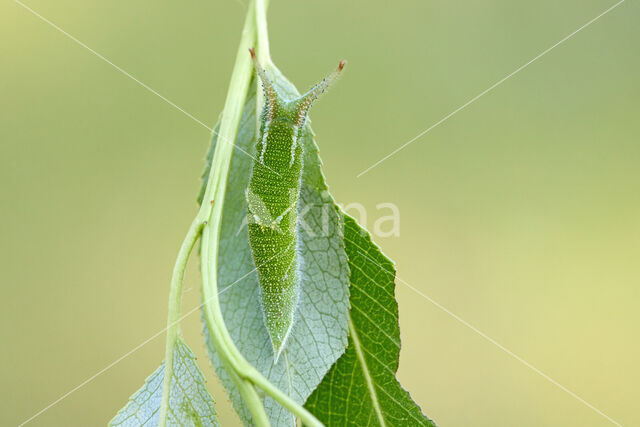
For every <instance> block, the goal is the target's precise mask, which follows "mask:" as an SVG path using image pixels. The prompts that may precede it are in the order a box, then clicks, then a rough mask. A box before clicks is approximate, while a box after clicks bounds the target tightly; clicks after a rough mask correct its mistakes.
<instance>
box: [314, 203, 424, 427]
mask: <svg viewBox="0 0 640 427" xmlns="http://www.w3.org/2000/svg"><path fill="white" fill-rule="evenodd" d="M344 227H345V231H344V234H345V243H346V250H347V255H348V256H349V267H350V270H351V277H350V280H351V311H350V319H349V328H350V335H349V344H348V347H347V350H346V351H345V353H344V354H343V355H342V357H340V359H339V360H338V361H337V362H336V364H335V365H334V366H333V367H332V368H331V370H330V371H329V372H328V373H327V375H326V377H325V378H324V379H323V381H322V383H321V384H320V386H319V387H318V388H317V389H316V390H315V391H314V392H313V394H312V395H311V396H310V397H309V399H308V400H307V402H306V403H305V407H306V408H307V409H309V410H310V411H311V412H312V413H313V414H314V415H315V416H316V417H318V419H319V420H320V421H322V422H323V423H324V424H326V425H366V426H374V425H378V426H385V425H386V426H434V425H435V424H434V423H433V421H431V420H429V419H428V418H427V417H425V416H424V415H423V414H422V412H421V410H420V408H419V407H418V405H416V403H415V402H413V400H412V399H411V396H410V395H409V393H408V392H407V391H406V390H404V389H403V388H402V386H401V385H400V383H398V380H397V379H396V371H397V369H398V358H399V356H400V331H399V326H398V304H397V302H396V299H395V295H394V289H395V283H394V278H395V268H394V266H393V263H392V262H391V261H390V260H389V259H388V258H387V257H386V256H385V255H384V254H383V253H382V252H381V251H380V249H379V248H378V247H377V246H376V245H375V243H373V242H372V241H371V237H370V236H369V234H368V233H367V232H366V230H364V229H363V228H361V227H360V226H359V225H358V224H357V223H356V221H355V220H353V219H352V218H350V217H348V216H346V215H345V223H344Z"/></svg>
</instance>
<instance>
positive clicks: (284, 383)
mask: <svg viewBox="0 0 640 427" xmlns="http://www.w3.org/2000/svg"><path fill="white" fill-rule="evenodd" d="M265 65H266V64H265ZM267 74H268V75H269V77H270V78H271V80H272V81H273V83H274V85H275V86H276V87H277V89H278V90H279V92H280V93H281V94H282V95H283V96H286V97H289V98H295V97H297V96H299V93H298V92H297V91H296V89H295V88H294V87H293V86H292V85H291V83H289V82H288V81H287V80H286V78H284V77H283V76H282V74H281V73H280V72H279V71H278V70H277V69H275V67H272V68H268V69H267ZM255 103H256V84H255V81H254V82H253V84H252V85H251V90H250V92H249V94H248V96H247V102H246V105H245V109H244V113H243V117H242V121H241V124H240V129H239V133H238V138H237V140H236V148H235V151H234V154H233V158H232V161H231V169H230V171H229V174H230V175H229V183H228V187H227V194H226V196H225V201H224V212H223V217H222V229H221V238H220V255H219V258H218V266H219V271H218V283H219V289H220V303H221V306H222V311H223V315H224V319H225V323H226V326H227V328H228V329H229V332H230V333H231V336H232V337H233V340H234V342H235V343H236V345H237V347H238V349H239V350H240V351H241V352H242V354H243V356H244V357H245V358H246V359H247V361H248V362H249V363H251V364H252V365H253V366H254V367H255V368H256V369H258V370H259V371H260V372H261V373H262V374H263V375H264V376H265V377H266V378H267V379H268V380H269V381H270V382H271V383H273V384H274V385H275V386H277V387H278V388H280V390H282V391H284V392H285V393H287V394H288V395H289V396H290V397H291V398H293V399H294V400H295V401H296V402H298V403H300V404H302V403H303V402H304V401H305V400H306V399H307V397H308V396H309V395H310V394H311V393H312V391H313V390H314V389H315V388H316V386H317V385H318V384H319V383H320V382H321V381H322V378H323V377H324V375H325V374H326V372H327V371H328V370H329V368H330V367H331V365H333V363H334V362H335V361H336V360H337V359H338V358H339V357H340V355H341V354H342V353H343V352H344V349H345V346H346V344H347V334H348V304H349V268H348V261H347V256H346V252H345V247H344V238H343V234H342V223H341V221H342V217H341V215H340V213H339V210H338V208H337V206H336V205H335V202H334V201H333V199H332V198H331V196H330V194H329V192H328V191H327V186H326V184H325V180H324V176H323V175H322V171H321V169H320V166H321V162H320V159H319V156H318V147H317V146H316V144H315V142H314V140H313V133H312V131H311V128H310V127H309V126H308V125H306V126H305V128H304V131H302V132H301V135H300V137H299V140H300V141H301V143H302V144H303V147H304V171H303V176H302V189H301V194H300V207H299V219H300V220H303V221H304V223H305V224H307V225H308V227H306V226H305V227H299V233H300V235H299V241H300V244H299V250H300V255H301V261H302V262H301V266H302V268H301V272H302V277H301V284H300V288H301V292H300V298H299V304H298V307H297V310H296V314H295V323H294V326H293V329H292V331H291V334H290V336H289V339H288V342H287V345H286V348H285V349H284V351H283V353H282V354H281V356H280V358H279V359H278V361H277V363H274V355H273V349H272V346H271V341H270V338H269V334H268V332H267V329H266V327H265V323H264V315H263V312H262V308H261V305H260V294H259V285H258V278H257V275H256V273H255V265H254V262H253V259H252V256H251V251H250V247H249V239H248V231H247V220H246V216H247V206H246V197H245V191H246V189H247V185H248V181H249V174H250V170H251V165H252V163H253V159H252V158H251V157H249V156H248V155H247V154H245V153H244V152H247V153H250V154H251V155H253V156H254V157H255V153H254V150H255V138H256V136H255V135H256V104H255ZM214 143H215V138H214ZM204 203H210V201H204ZM307 209H308V210H307ZM303 211H304V212H303ZM205 328H206V326H205ZM205 336H206V337H208V333H205ZM208 348H209V351H210V355H211V358H212V361H213V364H214V366H215V368H216V370H217V372H218V374H219V376H220V378H221V379H222V382H223V383H224V385H225V387H226V388H227V390H229V394H230V397H231V401H232V402H233V404H234V407H235V409H236V411H237V412H238V413H239V415H240V417H241V419H242V420H243V421H245V422H246V423H250V422H251V418H250V414H249V411H248V410H247V408H246V407H245V405H244V403H243V401H242V399H241V397H240V395H239V393H238V391H237V389H236V388H235V386H234V384H233V382H232V381H231V380H230V378H229V376H228V374H227V373H226V372H225V371H224V368H223V367H222V364H221V363H220V360H219V359H218V357H217V356H216V355H215V350H214V349H213V348H212V347H211V346H210V345H208ZM265 410H266V412H267V414H268V416H269V418H270V421H271V423H272V425H274V426H285V425H286V426H291V425H295V420H294V418H293V416H292V415H291V414H290V413H289V412H288V411H286V410H285V409H284V408H282V407H281V406H280V405H279V404H277V403H276V402H275V401H274V400H272V399H271V398H270V397H266V398H265Z"/></svg>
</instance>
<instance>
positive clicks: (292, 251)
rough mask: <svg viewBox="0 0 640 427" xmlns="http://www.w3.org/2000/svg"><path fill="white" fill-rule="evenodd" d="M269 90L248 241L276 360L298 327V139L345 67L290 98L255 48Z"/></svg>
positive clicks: (254, 175) (258, 69) (249, 194)
mask: <svg viewBox="0 0 640 427" xmlns="http://www.w3.org/2000/svg"><path fill="white" fill-rule="evenodd" d="M250 52H251V57H252V59H253V64H254V66H255V70H256V73H257V75H258V76H259V77H260V80H261V82H262V87H263V89H264V94H265V104H264V108H263V110H262V115H261V117H260V131H259V133H258V138H257V141H256V150H255V155H256V157H255V161H254V163H253V169H252V171H251V177H250V179H249V187H248V188H247V193H246V197H247V210H248V212H247V213H248V226H249V245H250V246H251V253H252V255H253V261H254V263H255V266H256V269H257V272H258V281H259V283H260V290H261V292H260V293H261V298H262V308H263V311H264V319H265V325H266V327H267V330H268V331H269V335H270V337H271V344H272V345H273V354H274V360H275V361H277V360H278V357H279V356H280V353H281V352H282V350H283V348H284V346H285V343H286V340H287V337H288V336H289V333H290V332H291V328H292V327H293V318H294V313H295V310H296V306H297V305H298V294H299V291H300V289H299V288H300V273H299V267H300V264H299V260H298V230H297V221H298V200H299V198H300V185H301V177H302V168H303V164H302V158H303V152H302V151H303V147H302V144H301V143H299V141H298V139H299V134H300V132H301V131H302V129H303V127H304V125H305V122H306V120H307V115H308V113H309V108H310V107H311V104H312V103H313V101H315V100H316V99H317V98H318V96H320V94H322V93H323V92H324V91H325V90H326V89H327V88H328V87H329V85H330V84H331V83H332V82H333V81H334V80H335V79H336V77H337V76H338V74H340V71H342V69H343V68H344V65H345V62H344V61H341V62H340V65H339V66H338V69H337V70H336V71H334V72H333V73H332V74H331V75H329V76H328V77H326V78H325V79H323V80H322V81H321V82H320V83H318V84H317V85H315V86H314V87H313V88H312V89H311V90H309V92H307V93H306V94H304V95H302V96H300V97H299V98H297V99H293V100H285V99H283V98H282V96H281V95H280V94H279V93H278V91H277V90H276V88H275V87H274V85H273V83H272V82H271V81H270V80H269V79H268V78H267V76H266V74H265V72H264V70H263V69H262V67H261V66H260V64H259V63H258V61H257V60H256V56H255V52H254V50H253V49H250Z"/></svg>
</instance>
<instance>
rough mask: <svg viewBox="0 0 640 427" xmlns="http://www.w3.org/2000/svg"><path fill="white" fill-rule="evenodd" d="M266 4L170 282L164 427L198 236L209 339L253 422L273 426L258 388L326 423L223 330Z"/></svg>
mask: <svg viewBox="0 0 640 427" xmlns="http://www.w3.org/2000/svg"><path fill="white" fill-rule="evenodd" d="M266 5H267V0H254V1H253V2H252V3H251V4H250V6H249V8H248V10H247V17H246V19H245V23H244V28H243V31H242V38H241V40H240V45H239V47H238V54H237V56H236V62H235V65H234V69H233V73H232V76H231V82H230V84H229V89H228V92H227V99H226V101H225V105H224V111H223V116H222V120H221V122H220V128H219V132H218V144H216V149H215V152H214V156H213V160H212V165H211V171H210V174H209V179H208V182H207V187H206V190H205V195H204V198H203V202H202V205H201V207H200V210H199V212H198V214H197V215H196V218H195V219H194V221H193V223H192V225H191V227H190V228H189V232H188V233H187V236H186V237H185V241H184V243H183V244H182V247H181V248H180V252H179V253H178V260H177V261H176V266H175V268H174V274H173V277H172V280H171V291H170V294H169V318H168V328H167V343H166V354H165V371H164V379H163V394H162V403H161V407H160V418H159V425H160V426H161V427H164V426H165V425H166V421H167V414H168V408H169V392H170V388H171V378H172V376H173V351H174V347H175V343H176V340H177V337H178V319H179V315H180V302H181V292H182V278H183V276H184V269H185V266H186V263H187V260H188V257H189V254H190V253H191V250H192V249H193V247H194V245H195V243H196V241H197V240H198V237H201V238H202V241H201V259H202V263H201V270H202V296H203V301H204V302H203V305H204V315H205V320H206V322H207V326H208V330H209V334H210V336H211V340H212V342H213V345H214V347H215V349H216V352H217V354H218V356H219V357H220V360H221V361H222V364H223V366H224V368H225V370H226V371H227V372H228V373H229V376H230V377H231V379H232V380H233V381H234V383H235V384H236V386H237V387H238V390H239V391H240V394H241V396H242V398H243V399H244V401H245V403H246V405H247V407H248V408H249V410H250V412H251V415H252V418H253V422H254V423H255V424H256V425H258V426H269V419H268V416H267V414H266V412H265V409H264V404H263V402H262V399H261V398H260V396H259V395H258V393H257V390H256V389H255V386H256V385H257V386H259V387H260V388H261V389H263V390H264V392H265V393H267V394H268V395H269V396H271V397H272V398H273V399H274V400H276V401H277V402H279V403H280V404H281V405H282V406H283V407H285V408H286V409H288V410H289V411H290V412H291V413H292V414H294V415H295V416H297V417H298V418H299V419H300V420H301V421H302V422H303V423H305V424H306V425H309V426H322V423H320V421H318V420H317V419H316V418H315V417H314V416H313V415H312V414H311V413H310V412H309V411H307V410H306V409H305V408H304V407H302V406H301V405H300V404H298V403H297V402H295V401H294V400H293V399H292V398H290V397H289V396H288V395H286V394H285V393H283V392H282V391H281V390H279V389H278V388H277V387H275V386H274V385H273V384H271V383H270V382H269V380H267V379H266V378H265V377H264V376H263V375H262V374H261V373H260V372H259V371H258V370H257V369H256V368H254V367H253V366H252V365H251V364H250V363H249V362H247V360H246V359H245V358H244V357H243V356H242V354H241V353H240V351H239V350H238V348H237V347H236V346H235V344H234V342H233V339H232V338H231V335H230V334H229V331H228V330H227V328H226V326H225V323H224V317H223V315H222V310H221V307H220V301H219V299H218V283H217V271H218V268H217V263H218V246H219V239H220V228H221V225H222V212H223V206H224V198H225V192H226V187H227V179H228V174H229V167H230V164H231V158H232V156H233V148H234V142H235V140H236V137H237V134H238V127H239V124H240V119H241V116H242V110H243V107H244V102H245V99H246V96H247V92H248V89H249V83H250V81H251V76H252V73H253V68H252V64H251V61H250V59H249V55H248V49H249V48H250V47H253V44H254V43H255V42H256V28H257V32H258V52H259V57H260V58H262V62H263V64H266V63H269V64H270V63H271V59H270V57H269V41H268V36H267V26H266ZM214 201H215V203H214Z"/></svg>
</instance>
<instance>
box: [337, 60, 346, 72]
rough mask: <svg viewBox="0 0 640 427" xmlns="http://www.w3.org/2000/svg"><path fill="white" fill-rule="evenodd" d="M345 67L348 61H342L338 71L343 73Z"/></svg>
mask: <svg viewBox="0 0 640 427" xmlns="http://www.w3.org/2000/svg"><path fill="white" fill-rule="evenodd" d="M345 65H347V61H345V60H342V61H340V64H338V71H342V69H343V68H344V66H345Z"/></svg>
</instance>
